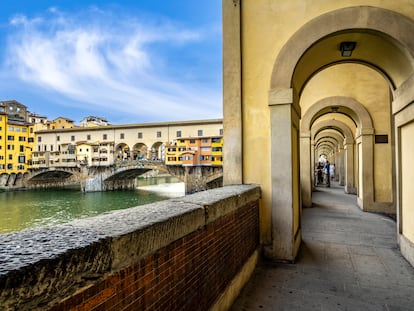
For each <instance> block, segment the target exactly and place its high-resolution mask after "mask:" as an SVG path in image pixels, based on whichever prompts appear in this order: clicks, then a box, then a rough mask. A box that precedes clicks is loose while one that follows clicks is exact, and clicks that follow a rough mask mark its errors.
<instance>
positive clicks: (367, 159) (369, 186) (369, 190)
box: [357, 129, 374, 211]
mask: <svg viewBox="0 0 414 311" xmlns="http://www.w3.org/2000/svg"><path fill="white" fill-rule="evenodd" d="M357 144H358V145H359V147H358V149H357V150H358V152H361V154H358V159H360V160H362V161H361V163H358V169H359V170H360V172H359V174H361V175H360V176H361V178H360V180H359V184H358V187H359V188H360V190H361V192H362V193H359V194H358V206H359V207H360V208H361V209H362V210H364V211H371V210H372V209H373V208H374V164H373V163H374V150H373V149H374V129H361V133H360V135H359V136H358V137H357Z"/></svg>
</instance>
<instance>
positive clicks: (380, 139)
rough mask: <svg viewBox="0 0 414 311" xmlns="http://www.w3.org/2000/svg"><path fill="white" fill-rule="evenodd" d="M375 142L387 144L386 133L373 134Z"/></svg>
mask: <svg viewBox="0 0 414 311" xmlns="http://www.w3.org/2000/svg"><path fill="white" fill-rule="evenodd" d="M375 143H376V144H388V135H375Z"/></svg>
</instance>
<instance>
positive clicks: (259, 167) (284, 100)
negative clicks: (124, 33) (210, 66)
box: [223, 1, 414, 261]
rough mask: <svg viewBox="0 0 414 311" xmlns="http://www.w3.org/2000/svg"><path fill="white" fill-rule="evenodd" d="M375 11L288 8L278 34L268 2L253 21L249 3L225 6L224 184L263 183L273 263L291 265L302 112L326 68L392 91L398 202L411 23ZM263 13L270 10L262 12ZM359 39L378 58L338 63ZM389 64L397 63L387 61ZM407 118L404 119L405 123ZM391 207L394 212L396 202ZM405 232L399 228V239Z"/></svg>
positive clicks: (412, 85) (296, 238)
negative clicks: (374, 75)
mask: <svg viewBox="0 0 414 311" xmlns="http://www.w3.org/2000/svg"><path fill="white" fill-rule="evenodd" d="M375 3H377V2H374V3H372V4H370V5H371V6H355V7H346V8H343V7H341V4H339V3H338V4H336V3H335V4H334V3H332V6H331V7H332V8H336V10H332V11H328V12H327V10H328V9H327V8H326V7H323V8H317V7H316V6H315V8H313V10H312V12H309V13H307V12H303V11H301V12H300V13H296V12H293V13H292V12H289V11H288V10H289V9H288V8H285V9H286V10H287V13H289V14H287V15H286V16H288V17H289V18H290V17H291V15H292V16H293V17H295V18H296V19H295V23H293V25H292V24H288V26H286V27H285V26H284V25H283V24H280V25H278V26H277V27H276V26H275V24H276V23H275V21H276V20H277V17H282V18H281V19H282V20H284V19H283V18H284V16H282V14H283V13H280V12H276V10H271V9H270V8H274V6H273V5H272V4H271V3H270V2H269V3H266V4H264V3H261V4H260V5H261V6H262V10H260V12H257V10H250V9H251V8H253V9H254V8H256V9H257V5H259V4H257V5H256V4H255V3H254V2H243V1H223V10H224V12H223V21H225V23H224V25H223V27H224V37H223V46H224V53H223V62H224V64H225V70H224V84H223V90H224V95H223V100H224V108H223V110H224V133H225V137H224V139H225V140H226V149H225V151H226V154H225V156H226V158H227V159H231V160H230V161H228V162H227V163H226V165H225V166H224V183H225V184H234V183H243V182H246V183H249V182H256V183H259V184H261V187H262V204H261V216H262V219H261V239H262V241H264V244H268V247H266V250H265V253H266V255H267V256H269V257H271V258H273V259H282V260H290V261H291V260H294V259H295V256H296V254H297V251H298V249H299V245H300V241H301V226H300V213H301V210H300V201H301V199H302V198H301V195H300V178H299V168H300V165H299V158H298V154H299V152H298V150H299V147H298V146H299V140H300V134H299V133H300V128H299V119H300V116H301V107H300V104H299V103H300V97H301V94H302V91H303V89H304V87H305V85H307V83H308V81H309V79H311V78H312V77H313V76H314V75H316V74H317V73H318V72H320V71H321V70H323V69H325V68H327V67H330V66H334V65H336V64H342V63H346V62H350V63H351V62H356V63H358V64H362V65H366V66H368V67H370V68H374V69H376V70H377V72H380V73H381V74H382V75H383V76H384V77H385V78H386V81H387V82H388V83H389V88H390V89H391V94H390V95H391V96H390V100H393V102H392V107H393V111H392V113H393V115H394V116H395V118H396V119H395V130H396V137H395V141H396V146H397V147H396V149H397V150H396V152H397V155H396V157H395V158H396V164H395V165H396V166H397V170H396V171H397V177H396V180H397V181H398V183H397V187H398V188H397V191H396V193H398V194H399V196H398V197H397V200H399V201H401V200H402V198H401V191H400V188H399V187H400V186H401V183H402V184H404V182H401V180H400V179H401V173H400V172H401V168H402V166H403V165H404V164H402V163H403V162H404V161H407V160H406V159H408V156H404V157H402V160H401V161H400V158H399V157H400V151H399V148H400V145H399V144H400V143H401V144H406V143H407V144H408V143H409V141H408V139H409V137H411V136H410V135H411V128H410V129H408V128H407V130H405V131H404V133H403V135H402V136H401V137H400V134H399V133H398V131H399V130H400V129H401V128H403V127H405V125H406V124H409V123H410V122H412V121H413V120H414V117H412V116H413V115H414V113H413V111H414V105H410V104H411V103H412V102H414V75H413V73H414V70H413V65H414V61H413V55H414V44H413V39H412V33H414V23H413V19H414V14H413V13H412V12H407V14H405V12H404V9H403V8H401V5H395V6H394V5H390V4H389V3H384V2H382V3H380V2H378V6H382V7H384V8H380V7H374V5H375ZM266 5H267V6H268V8H269V10H264V9H263V8H267V7H266ZM295 5H297V6H298V5H299V2H298V1H295ZM255 6H256V7H255ZM385 8H388V9H385ZM244 10H245V11H244ZM392 10H394V11H392ZM292 11H293V10H292ZM397 11H399V12H401V13H398V12H397ZM326 12H327V13H326ZM257 14H260V18H258V15H257ZM318 14H321V15H318ZM242 16H243V19H242V18H241V17H242ZM409 16H411V17H412V19H410V18H409ZM298 18H303V22H302V23H301V22H300V21H299V19H298ZM284 22H285V23H286V19H285V20H284ZM287 23H289V21H287ZM246 30H249V31H246ZM278 34H280V39H279V40H278V39H276V38H279V36H278ZM353 34H355V36H354V37H353ZM361 36H366V37H365V38H368V39H370V40H371V39H372V40H371V41H370V42H371V43H372V42H375V43H381V46H382V47H383V48H385V49H381V51H380V52H378V49H375V48H372V49H371V50H370V51H368V52H366V51H365V52H364V53H362V54H359V56H358V58H354V57H351V58H346V59H345V58H341V57H340V54H339V43H340V42H341V41H346V40H347V39H350V40H354V38H356V37H358V39H360V38H361ZM332 38H334V39H338V40H337V41H336V42H335V40H331V39H332ZM339 39H340V41H339ZM361 42H362V41H361ZM242 43H243V44H242ZM325 43H334V44H332V45H329V44H325ZM375 46H377V45H375V44H373V45H371V47H375ZM364 47H367V45H364ZM318 49H319V50H318ZM361 51H362V50H361ZM315 52H318V53H315ZM338 54H339V55H338ZM242 56H243V58H242ZM394 59H395V60H397V59H398V63H396V62H391V61H389V60H394ZM335 94H337V93H333V95H335ZM264 103H267V104H268V109H265V104H264ZM403 111H404V113H402V112H403ZM407 112H409V113H410V116H408V117H407V116H404V114H405V115H407V114H406V113H407ZM268 129H269V130H268ZM360 134H361V135H364V133H360ZM413 135H414V134H413ZM259 148H260V150H261V152H262V153H265V154H266V156H262V157H261V159H262V161H257V150H259ZM407 152H408V151H407ZM399 161H400V162H399ZM269 167H270V169H269ZM407 167H409V163H407ZM405 180H406V178H405ZM407 185H408V184H407ZM405 200H408V199H407V198H406V199H405ZM413 200H414V198H413ZM397 203H398V204H399V206H400V204H401V202H397ZM400 209H401V206H400ZM399 214H400V215H402V214H403V212H402V211H401V210H400V213H399ZM399 218H400V220H401V218H402V217H401V216H400V217H399ZM400 220H399V221H400ZM402 227H404V226H403V225H402V224H401V221H400V232H402ZM406 227H407V226H406ZM410 234H411V233H410ZM412 235H413V237H411V241H414V233H413V234H412ZM413 258H414V257H413Z"/></svg>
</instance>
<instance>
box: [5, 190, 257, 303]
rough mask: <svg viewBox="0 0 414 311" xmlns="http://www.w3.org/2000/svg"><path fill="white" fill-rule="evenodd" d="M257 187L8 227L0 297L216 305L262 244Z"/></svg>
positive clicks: (15, 300) (35, 300) (16, 300)
mask: <svg viewBox="0 0 414 311" xmlns="http://www.w3.org/2000/svg"><path fill="white" fill-rule="evenodd" d="M259 197H260V189H259V188H258V187H257V186H253V185H239V186H227V187H223V188H218V189H213V190H209V191H205V192H201V193H196V194H194V195H190V196H186V197H183V198H179V199H171V200H167V201H162V202H157V203H153V204H149V205H144V206H139V207H135V208H130V209H126V210H119V211H113V212H110V213H106V214H103V215H99V216H96V217H91V218H86V219H79V220H75V221H72V222H70V223H68V224H65V225H59V226H54V227H49V228H39V229H30V230H24V231H20V232H16V233H10V234H4V235H0V305H1V306H2V308H4V310H48V309H52V310H70V309H74V308H77V309H79V310H91V309H95V308H96V309H99V308H100V309H105V310H111V308H112V309H113V310H123V309H127V308H128V307H129V308H130V307H131V306H132V305H133V306H134V308H135V309H146V308H154V309H157V308H158V309H161V310H167V309H174V308H175V309H180V310H195V309H198V310H202V309H209V308H210V307H211V305H212V304H213V303H214V302H215V301H216V300H218V299H219V297H220V295H221V294H222V293H223V292H224V291H225V289H226V287H227V286H228V285H229V284H230V283H231V281H232V279H233V278H234V277H235V276H236V275H237V273H238V272H239V271H240V270H241V269H242V267H243V265H244V264H245V263H246V262H247V261H248V260H249V258H250V257H251V256H252V255H253V253H254V252H255V250H257V248H258V246H259V215H258V213H259V211H258V206H259Z"/></svg>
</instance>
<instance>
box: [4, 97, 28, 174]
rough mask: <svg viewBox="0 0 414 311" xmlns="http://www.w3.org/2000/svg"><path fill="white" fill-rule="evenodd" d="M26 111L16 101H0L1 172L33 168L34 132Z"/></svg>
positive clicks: (14, 171)
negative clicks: (27, 119)
mask: <svg viewBox="0 0 414 311" xmlns="http://www.w3.org/2000/svg"><path fill="white" fill-rule="evenodd" d="M26 113H27V111H26V107H25V106H24V105H22V104H20V103H18V102H16V101H7V102H0V174H9V175H10V174H19V173H26V172H27V171H28V170H29V169H30V168H31V164H32V148H33V146H34V132H33V125H32V124H31V123H28V122H26Z"/></svg>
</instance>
